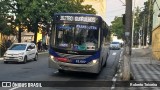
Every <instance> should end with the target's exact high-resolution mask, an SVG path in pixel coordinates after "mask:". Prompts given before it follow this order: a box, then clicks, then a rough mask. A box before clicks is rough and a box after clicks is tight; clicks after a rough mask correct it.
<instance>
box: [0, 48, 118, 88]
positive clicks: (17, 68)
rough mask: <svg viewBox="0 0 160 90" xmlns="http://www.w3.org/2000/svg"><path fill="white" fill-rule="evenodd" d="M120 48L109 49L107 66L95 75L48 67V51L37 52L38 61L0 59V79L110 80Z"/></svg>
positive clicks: (115, 67) (113, 73) (115, 69)
mask: <svg viewBox="0 0 160 90" xmlns="http://www.w3.org/2000/svg"><path fill="white" fill-rule="evenodd" d="M120 52H121V50H111V51H110V55H109V57H108V61H107V66H106V67H105V68H104V69H103V70H102V71H101V73H100V74H99V75H98V76H96V75H92V74H90V73H81V72H65V73H58V71H57V70H53V69H50V68H48V53H45V54H39V59H38V61H30V62H27V63H26V64H21V63H9V64H4V63H3V61H2V60H1V61H0V71H1V72H0V76H1V77H0V81H89V80H92V81H112V79H113V77H114V75H115V73H116V71H117V66H118V62H119V57H120ZM75 88H76V89H78V90H81V89H83V90H106V89H107V90H110V88H111V87H81V88H80V87H79V88H77V87H72V88H71V87H67V88H66V87H56V88H55V87H45V88H0V89H1V90H15V89H16V90H42V89H45V90H64V89H65V90H74V89H75Z"/></svg>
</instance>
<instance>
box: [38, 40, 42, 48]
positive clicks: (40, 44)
mask: <svg viewBox="0 0 160 90" xmlns="http://www.w3.org/2000/svg"><path fill="white" fill-rule="evenodd" d="M41 50H42V41H41V40H39V41H38V51H41Z"/></svg>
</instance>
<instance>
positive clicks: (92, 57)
mask: <svg viewBox="0 0 160 90" xmlns="http://www.w3.org/2000/svg"><path fill="white" fill-rule="evenodd" d="M49 54H51V55H53V56H55V57H60V56H59V55H58V54H57V53H56V52H55V51H54V50H53V49H50V50H49ZM98 58H100V51H97V52H96V53H95V54H93V55H92V56H90V57H88V58H86V59H83V60H82V59H79V60H82V61H84V63H81V62H77V61H76V60H78V59H72V60H71V62H70V63H73V64H87V63H89V62H90V61H92V60H94V59H98Z"/></svg>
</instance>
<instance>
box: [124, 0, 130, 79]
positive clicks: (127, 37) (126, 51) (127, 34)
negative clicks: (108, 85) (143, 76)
mask: <svg viewBox="0 0 160 90" xmlns="http://www.w3.org/2000/svg"><path fill="white" fill-rule="evenodd" d="M131 46H132V0H126V11H125V48H124V55H123V69H122V70H123V71H122V80H130V78H131V77H132V76H131V70H130V68H131V53H132V49H131V48H132V47H131Z"/></svg>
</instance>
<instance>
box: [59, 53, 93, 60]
mask: <svg viewBox="0 0 160 90" xmlns="http://www.w3.org/2000/svg"><path fill="white" fill-rule="evenodd" d="M56 53H57V54H58V55H59V56H60V57H65V58H68V59H86V58H88V57H90V56H91V55H73V54H66V53H59V52H56Z"/></svg>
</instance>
